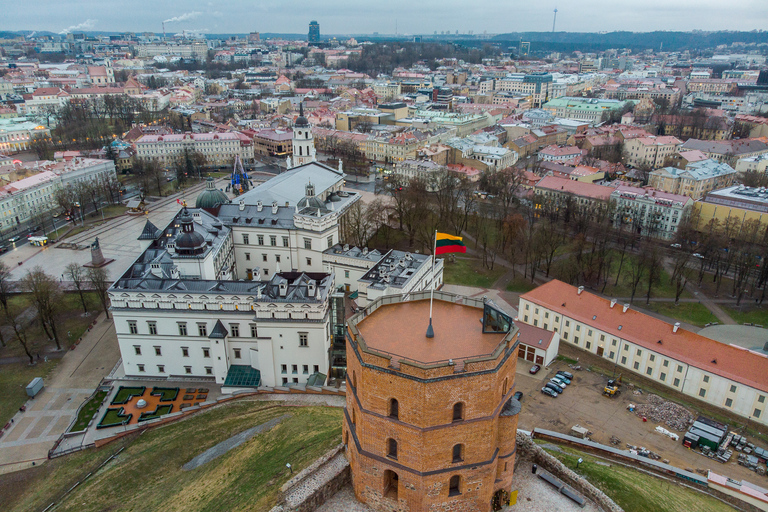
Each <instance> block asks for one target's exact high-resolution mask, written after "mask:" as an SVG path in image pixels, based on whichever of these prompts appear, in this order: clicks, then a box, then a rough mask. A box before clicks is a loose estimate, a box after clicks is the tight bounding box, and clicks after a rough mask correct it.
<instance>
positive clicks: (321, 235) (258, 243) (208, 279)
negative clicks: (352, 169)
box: [109, 108, 442, 391]
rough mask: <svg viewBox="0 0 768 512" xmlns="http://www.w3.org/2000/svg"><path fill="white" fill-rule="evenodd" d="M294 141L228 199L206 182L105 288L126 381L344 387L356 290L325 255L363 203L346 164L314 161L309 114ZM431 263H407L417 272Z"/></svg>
mask: <svg viewBox="0 0 768 512" xmlns="http://www.w3.org/2000/svg"><path fill="white" fill-rule="evenodd" d="M301 114H303V108H302V111H301ZM292 142H293V155H294V158H295V160H294V165H293V166H291V165H290V164H289V166H288V167H289V170H287V171H286V172H284V173H282V174H279V175H277V176H275V177H273V178H271V179H270V180H268V181H267V182H265V183H263V184H261V185H259V186H257V187H255V188H254V189H252V190H250V191H248V192H246V193H244V194H243V195H241V196H239V197H237V198H235V199H234V200H232V201H230V200H229V199H228V198H227V196H226V195H225V194H224V193H223V192H221V191H220V190H217V189H216V188H215V187H214V185H213V180H212V179H210V178H209V181H208V186H207V188H206V190H205V191H204V192H202V193H201V194H200V195H199V196H198V198H197V200H196V203H195V208H191V207H190V208H188V207H184V208H182V209H181V210H180V211H179V213H178V214H177V215H176V216H175V218H174V219H172V220H171V221H170V223H169V224H168V225H167V226H165V227H164V228H162V229H161V228H158V227H156V226H154V225H153V224H152V223H151V222H149V221H147V222H146V225H145V227H144V230H143V232H142V234H141V235H140V237H139V243H141V244H142V249H143V251H142V254H141V255H140V256H139V257H138V258H137V259H136V261H135V262H134V263H133V264H132V265H131V266H130V268H129V269H128V270H127V271H126V272H125V273H124V274H123V275H122V276H120V277H119V278H118V279H117V281H115V283H114V284H113V285H112V287H111V288H110V289H109V297H110V302H111V310H112V312H113V316H114V322H115V330H116V332H117V338H118V343H119V346H120V352H121V355H122V363H123V369H124V371H125V375H126V376H133V377H144V378H147V379H158V378H161V379H163V378H165V379H171V380H172V379H174V378H202V379H211V380H212V381H215V382H216V383H217V384H221V385H222V386H223V387H224V388H225V389H226V390H230V391H231V390H235V389H242V388H253V387H259V386H267V387H276V386H291V385H322V384H324V383H325V382H326V379H327V377H328V376H329V375H332V374H334V373H335V374H336V375H337V376H339V375H340V378H343V371H344V368H343V366H344V364H345V360H344V357H343V322H344V318H345V315H344V310H343V308H344V292H345V291H349V287H348V286H346V289H345V285H344V284H339V283H337V282H336V272H340V273H343V275H345V276H346V277H348V276H349V275H350V274H349V268H347V267H344V270H341V267H339V269H337V268H336V266H335V265H336V264H335V263H333V262H332V261H331V262H330V263H329V262H328V261H325V262H324V254H326V253H332V252H334V251H336V250H337V249H338V248H339V247H342V244H343V242H344V241H343V240H342V233H343V224H344V221H345V213H346V212H347V211H348V210H349V208H350V207H351V206H352V205H353V204H354V203H355V202H357V201H359V200H360V195H359V193H357V192H354V191H348V190H345V189H344V174H343V172H342V171H341V166H339V169H333V168H332V167H329V166H327V165H324V164H321V163H319V162H317V161H316V155H315V147H314V139H313V137H312V129H311V127H310V125H309V123H308V122H307V120H306V118H305V117H304V116H303V115H300V116H299V118H298V119H297V120H296V122H295V125H294V128H293V141H292ZM334 248H335V249H334ZM336 252H338V251H336ZM391 253H392V251H388V252H386V254H385V256H389V259H390V260H393V258H395V257H394V256H393V255H392V254H391ZM331 259H333V258H331ZM337 259H338V257H337ZM400 259H401V260H403V261H405V258H400ZM431 260H432V258H431V257H421V258H410V259H408V261H409V263H412V262H414V261H415V262H418V266H419V268H422V269H423V268H426V267H428V266H429V265H431ZM374 263H375V262H371V265H373V264H374ZM395 263H396V262H395ZM394 266H395V265H392V267H394ZM389 268H390V267H389V264H388V266H387V269H388V271H389ZM439 268H440V282H442V265H440V266H439ZM404 273H405V269H404ZM417 274H418V276H420V277H419V278H418V282H417V281H416V280H413V279H411V280H410V281H413V284H411V285H408V287H407V288H404V287H401V288H400V289H398V290H393V291H394V292H397V293H404V292H405V291H408V290H411V289H412V288H414V286H418V288H420V289H424V288H426V287H428V286H430V285H431V273H430V274H429V276H427V278H423V277H421V276H422V275H423V274H424V272H423V271H422V272H420V273H417ZM377 275H378V274H377ZM409 276H410V273H409ZM410 281H409V282H410ZM387 283H389V281H387ZM374 284H375V283H374ZM388 289H389V284H388V286H387V288H386V289H382V291H381V292H380V293H385V292H386V290H388ZM339 308H341V311H338V309H339ZM340 334H341V337H339V335H340ZM334 341H336V344H335V345H334ZM339 351H342V353H340V352H339Z"/></svg>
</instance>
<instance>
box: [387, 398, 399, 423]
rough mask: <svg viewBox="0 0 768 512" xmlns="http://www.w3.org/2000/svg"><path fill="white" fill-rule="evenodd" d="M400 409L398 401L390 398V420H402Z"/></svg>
mask: <svg viewBox="0 0 768 512" xmlns="http://www.w3.org/2000/svg"><path fill="white" fill-rule="evenodd" d="M399 407H400V405H399V404H398V402H397V399H395V398H390V400H389V417H390V418H394V419H396V420H397V419H399V418H400V410H399Z"/></svg>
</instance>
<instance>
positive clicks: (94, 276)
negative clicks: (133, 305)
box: [86, 267, 112, 319]
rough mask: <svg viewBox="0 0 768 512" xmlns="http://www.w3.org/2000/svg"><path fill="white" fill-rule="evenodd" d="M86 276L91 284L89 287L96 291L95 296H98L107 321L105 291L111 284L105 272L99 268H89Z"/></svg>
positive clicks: (107, 300) (107, 298)
mask: <svg viewBox="0 0 768 512" xmlns="http://www.w3.org/2000/svg"><path fill="white" fill-rule="evenodd" d="M86 274H87V275H88V282H89V283H91V286H92V287H93V288H94V290H95V291H96V295H98V296H99V302H101V307H102V308H103V309H104V313H105V314H106V315H107V319H109V294H108V293H107V290H109V287H110V285H111V284H112V283H110V281H109V274H108V273H107V270H106V269H104V268H100V267H98V268H97V267H91V268H89V269H88V271H87V272H86Z"/></svg>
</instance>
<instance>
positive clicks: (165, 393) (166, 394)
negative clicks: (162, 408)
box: [150, 387, 179, 402]
mask: <svg viewBox="0 0 768 512" xmlns="http://www.w3.org/2000/svg"><path fill="white" fill-rule="evenodd" d="M150 394H151V395H157V396H159V397H160V401H161V402H172V401H174V400H176V397H177V396H179V388H157V387H155V388H152V393H150Z"/></svg>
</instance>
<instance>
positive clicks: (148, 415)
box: [139, 405, 173, 423]
mask: <svg viewBox="0 0 768 512" xmlns="http://www.w3.org/2000/svg"><path fill="white" fill-rule="evenodd" d="M171 411H173V405H158V406H157V409H155V410H154V411H147V412H143V413H141V416H139V423H141V422H142V421H148V420H154V419H157V418H159V417H161V416H165V415H166V414H170V413H171Z"/></svg>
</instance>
